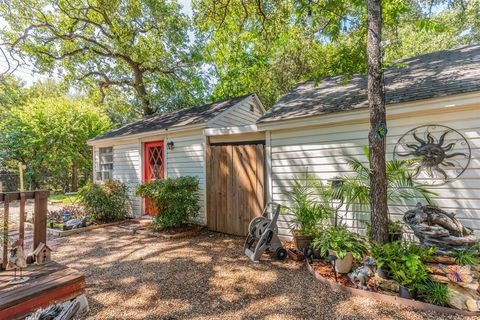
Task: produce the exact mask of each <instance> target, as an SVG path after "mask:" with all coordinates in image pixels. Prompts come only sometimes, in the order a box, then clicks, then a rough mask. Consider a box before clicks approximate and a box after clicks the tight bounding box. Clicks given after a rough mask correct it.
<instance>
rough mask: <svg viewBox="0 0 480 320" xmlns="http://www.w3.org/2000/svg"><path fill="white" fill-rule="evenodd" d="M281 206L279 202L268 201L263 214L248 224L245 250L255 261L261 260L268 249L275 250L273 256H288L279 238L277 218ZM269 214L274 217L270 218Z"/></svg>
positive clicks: (282, 257)
mask: <svg viewBox="0 0 480 320" xmlns="http://www.w3.org/2000/svg"><path fill="white" fill-rule="evenodd" d="M280 207H281V206H280V205H279V204H278V203H274V202H269V203H267V205H266V206H265V209H264V210H263V213H262V215H261V216H260V217H255V218H253V219H252V221H250V224H249V225H248V234H247V239H246V240H245V244H244V246H243V252H244V253H245V255H246V256H247V257H249V258H250V260H252V261H253V262H259V261H260V257H261V256H262V254H263V253H264V252H265V251H266V250H270V251H271V252H273V254H274V255H273V257H274V258H276V259H278V260H284V259H285V258H286V257H287V251H286V250H285V248H283V246H282V243H281V242H280V239H279V238H278V227H277V220H278V216H279V214H280ZM269 216H271V217H272V218H271V219H269V218H268V217H269ZM252 249H253V250H252Z"/></svg>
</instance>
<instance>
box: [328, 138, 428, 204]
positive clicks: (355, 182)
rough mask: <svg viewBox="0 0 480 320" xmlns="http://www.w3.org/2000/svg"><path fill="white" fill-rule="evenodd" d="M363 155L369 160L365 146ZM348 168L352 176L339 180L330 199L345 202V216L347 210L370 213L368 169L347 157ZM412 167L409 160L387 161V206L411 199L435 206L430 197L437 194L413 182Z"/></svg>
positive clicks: (361, 163) (360, 162) (356, 160)
mask: <svg viewBox="0 0 480 320" xmlns="http://www.w3.org/2000/svg"><path fill="white" fill-rule="evenodd" d="M364 153H365V156H366V158H367V160H368V159H369V152H368V149H367V148H366V146H364ZM367 163H368V161H367ZM347 164H348V165H349V166H350V168H351V169H352V171H353V175H351V176H342V177H340V180H341V182H342V183H341V184H339V185H338V186H337V187H335V188H333V189H332V195H333V196H334V197H336V198H339V197H341V198H342V199H343V200H344V202H345V203H346V204H347V209H346V210H347V212H348V210H349V208H350V207H351V208H352V209H353V211H356V212H358V211H369V209H370V202H371V201H370V200H371V199H370V169H369V168H368V166H367V165H365V164H364V163H363V162H362V161H360V160H358V159H355V158H353V157H347ZM412 165H413V161H412V160H389V161H387V162H386V171H387V199H388V203H389V204H390V203H402V202H404V201H408V200H413V199H423V200H425V201H426V202H427V203H428V204H431V205H432V204H434V201H433V199H432V196H433V195H436V193H434V192H432V191H430V190H428V188H427V186H425V185H422V184H418V183H416V182H415V181H414V180H413V173H412V169H411V167H412Z"/></svg>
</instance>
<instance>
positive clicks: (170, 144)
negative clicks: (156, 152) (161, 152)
mask: <svg viewBox="0 0 480 320" xmlns="http://www.w3.org/2000/svg"><path fill="white" fill-rule="evenodd" d="M173 146H174V143H173V141H170V142H169V143H167V147H168V150H170V151H172V150H173Z"/></svg>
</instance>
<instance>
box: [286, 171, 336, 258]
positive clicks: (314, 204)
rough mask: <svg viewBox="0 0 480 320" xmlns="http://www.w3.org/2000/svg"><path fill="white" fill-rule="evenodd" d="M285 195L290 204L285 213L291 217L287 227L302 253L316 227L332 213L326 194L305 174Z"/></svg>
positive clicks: (314, 233)
mask: <svg viewBox="0 0 480 320" xmlns="http://www.w3.org/2000/svg"><path fill="white" fill-rule="evenodd" d="M285 195H286V196H287V198H288V201H289V203H290V206H288V207H286V209H287V212H286V213H288V214H291V215H292V216H293V217H292V218H291V219H290V222H289V227H290V229H291V230H292V234H293V238H294V241H295V245H296V247H297V249H298V250H300V251H303V250H304V249H306V248H309V247H310V244H311V242H312V240H313V239H314V237H315V235H316V233H317V228H318V226H319V225H320V224H321V223H322V222H323V221H325V220H326V219H328V218H329V217H330V216H331V214H332V212H333V209H332V207H331V205H330V203H329V198H328V192H327V191H326V190H325V188H324V186H323V184H322V183H320V182H318V181H317V180H316V178H315V177H314V176H312V175H309V174H308V173H305V174H303V175H302V176H300V177H299V178H297V179H296V180H295V181H294V182H293V186H292V189H291V191H287V192H285Z"/></svg>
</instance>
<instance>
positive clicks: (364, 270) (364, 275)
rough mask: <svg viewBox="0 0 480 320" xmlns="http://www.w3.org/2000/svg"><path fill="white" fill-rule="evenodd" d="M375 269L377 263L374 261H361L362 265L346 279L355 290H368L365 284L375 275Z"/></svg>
mask: <svg viewBox="0 0 480 320" xmlns="http://www.w3.org/2000/svg"><path fill="white" fill-rule="evenodd" d="M376 267H377V263H376V262H375V260H374V259H373V258H371V257H367V258H365V260H363V265H362V266H360V267H358V268H357V269H355V270H354V271H353V272H352V273H350V274H349V275H348V277H349V278H350V281H351V282H352V283H353V284H354V285H355V286H356V287H357V288H360V289H363V290H368V289H369V287H368V286H367V282H368V280H370V278H372V277H373V276H374V275H375V268H376Z"/></svg>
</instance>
